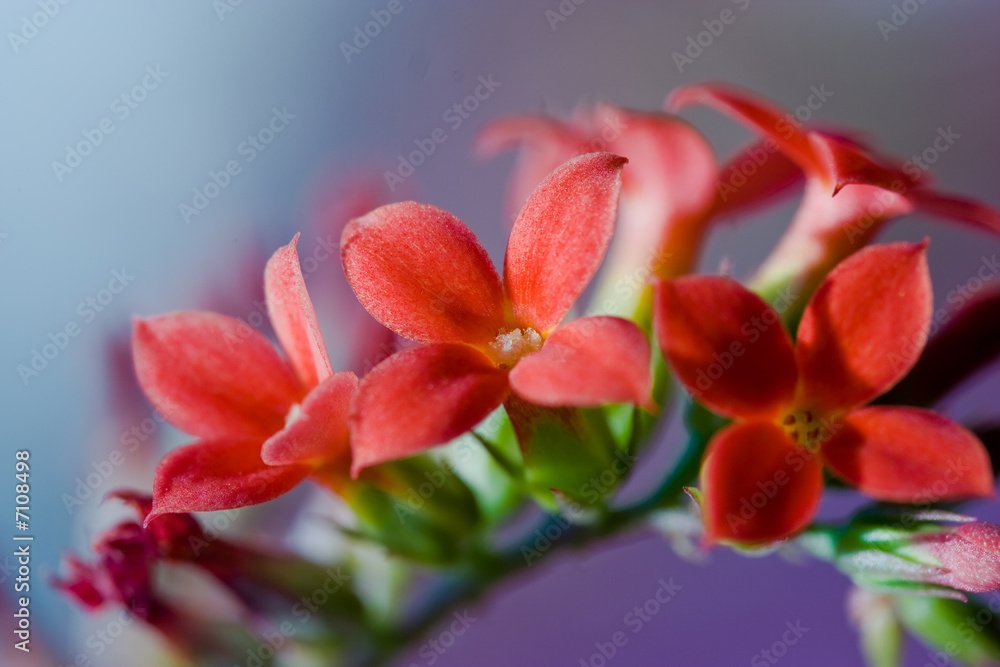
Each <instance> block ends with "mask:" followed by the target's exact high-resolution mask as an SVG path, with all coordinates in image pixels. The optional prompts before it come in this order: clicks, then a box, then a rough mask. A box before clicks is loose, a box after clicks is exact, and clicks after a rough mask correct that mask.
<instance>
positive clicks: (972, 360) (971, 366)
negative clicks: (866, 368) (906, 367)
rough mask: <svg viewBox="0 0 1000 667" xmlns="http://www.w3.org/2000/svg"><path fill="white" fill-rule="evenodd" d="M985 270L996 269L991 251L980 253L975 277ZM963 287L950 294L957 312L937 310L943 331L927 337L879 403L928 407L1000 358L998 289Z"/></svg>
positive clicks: (993, 272)
mask: <svg viewBox="0 0 1000 667" xmlns="http://www.w3.org/2000/svg"><path fill="white" fill-rule="evenodd" d="M983 269H986V270H987V273H986V279H987V280H991V279H992V278H993V277H994V276H996V275H997V274H998V273H1000V264H997V263H996V255H995V254H994V255H993V258H992V259H989V258H987V257H986V256H985V255H984V256H983V259H982V264H980V266H979V269H978V271H976V274H975V275H976V276H978V278H977V279H982V278H983V273H982V271H983ZM970 275H971V274H970ZM970 280H972V279H971V278H970ZM966 286H968V284H967V285H965V286H962V287H960V288H959V290H957V291H956V292H954V293H953V294H950V295H949V297H950V299H951V298H956V297H957V298H956V300H957V301H958V303H957V304H954V305H955V306H956V310H952V311H948V310H943V309H938V310H937V311H935V314H934V322H935V325H941V324H944V327H943V329H941V330H940V331H939V333H937V334H936V335H934V336H932V337H931V339H930V341H929V342H928V343H927V347H926V348H925V349H924V352H923V354H921V355H920V360H919V361H917V363H916V365H915V366H914V367H913V368H912V369H911V370H910V372H909V373H907V375H906V377H904V378H903V379H902V380H900V381H899V384H897V385H896V386H895V387H893V388H892V389H890V390H889V391H888V392H887V393H885V394H883V395H882V396H881V397H880V398H879V401H878V402H879V403H882V404H885V405H915V406H922V407H930V406H932V405H934V404H936V403H937V402H938V401H940V400H941V399H942V398H944V397H945V396H946V395H947V394H948V393H949V392H950V391H951V390H953V389H955V388H956V387H958V386H960V385H961V384H962V383H963V382H965V381H966V380H968V379H969V378H970V377H972V376H973V375H974V374H975V373H977V372H979V371H981V370H983V369H984V368H986V366H987V365H989V364H991V363H992V362H993V361H994V360H995V359H996V358H997V357H1000V292H998V291H997V290H996V289H994V290H992V291H991V292H990V293H985V294H981V295H979V296H973V295H972V293H971V289H970V290H969V291H963V290H964V288H965V287H966ZM967 298H969V299H972V301H966V299H967ZM950 299H949V300H950ZM933 328H934V325H932V329H933Z"/></svg>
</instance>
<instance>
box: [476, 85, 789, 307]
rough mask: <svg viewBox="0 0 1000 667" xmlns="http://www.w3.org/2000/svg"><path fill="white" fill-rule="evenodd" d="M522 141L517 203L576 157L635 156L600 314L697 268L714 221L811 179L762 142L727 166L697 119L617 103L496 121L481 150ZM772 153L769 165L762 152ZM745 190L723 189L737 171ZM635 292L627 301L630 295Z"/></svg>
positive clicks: (514, 192) (512, 192)
mask: <svg viewBox="0 0 1000 667" xmlns="http://www.w3.org/2000/svg"><path fill="white" fill-rule="evenodd" d="M513 146H517V147H520V148H521V152H520V156H519V158H518V162H517V166H516V167H515V170H514V175H513V177H512V178H511V183H510V187H509V194H508V199H509V204H510V208H511V209H512V210H517V207H519V206H520V205H521V204H522V203H523V202H524V201H525V200H526V199H527V197H528V195H529V194H530V193H531V192H532V190H533V189H534V188H535V186H536V185H537V184H538V183H539V182H540V181H541V180H542V178H543V177H544V176H546V175H547V174H548V173H549V172H551V171H552V170H553V169H555V168H556V167H557V166H559V165H560V164H562V163H563V162H565V161H566V160H568V159H570V158H572V157H575V156H577V155H580V154H583V153H588V152H592V151H595V150H608V151H611V152H613V153H617V154H619V155H623V156H625V157H626V158H628V160H629V162H630V166H629V169H628V170H627V171H626V172H625V173H624V174H623V178H622V201H621V210H620V215H619V223H618V224H619V226H618V231H617V234H616V236H617V239H616V240H615V242H614V244H613V245H612V248H611V251H610V256H609V258H608V262H607V266H606V268H605V269H604V273H603V274H602V281H601V283H602V288H603V290H604V292H603V293H601V294H599V295H598V296H597V297H596V299H595V301H594V303H596V308H595V310H596V311H597V312H629V308H628V307H621V308H619V307H618V305H617V303H616V302H620V303H622V304H623V305H624V306H630V305H631V303H632V302H634V301H635V300H637V298H636V297H638V295H639V293H640V292H641V291H642V290H643V289H644V288H645V285H646V279H647V277H648V276H649V275H650V274H653V275H658V276H660V277H662V278H674V277H677V276H679V275H682V274H684V273H688V272H689V271H691V270H692V269H693V268H694V265H695V263H696V262H697V259H698V252H699V251H700V249H701V244H702V242H703V240H704V237H705V235H706V234H707V232H708V231H709V229H710V226H711V225H710V221H711V220H714V219H718V218H721V217H725V216H727V215H730V214H733V213H735V212H737V211H743V210H745V209H746V208H749V207H752V206H755V205H757V204H761V203H763V202H765V201H767V200H769V199H770V198H772V197H773V196H774V195H776V194H779V193H781V192H783V191H784V190H786V189H787V188H788V187H789V186H791V185H793V184H795V183H796V182H798V181H799V180H801V177H802V172H801V171H800V170H799V169H798V168H797V167H796V166H795V165H794V164H793V163H792V162H791V161H789V160H788V159H787V158H785V157H784V156H783V155H782V154H780V153H778V154H773V155H771V154H769V153H768V152H767V151H765V150H764V148H763V147H762V146H761V145H759V144H757V145H754V146H752V147H750V148H748V149H746V150H744V151H740V152H739V153H737V154H736V155H735V156H734V157H733V159H732V160H730V162H729V163H728V164H727V165H726V166H724V167H723V168H721V169H720V167H719V165H718V164H717V162H716V158H715V155H714V153H713V151H712V147H711V146H710V145H709V143H708V141H707V140H706V139H705V138H704V137H703V136H702V135H701V133H700V132H698V130H697V129H695V128H694V127H692V126H691V125H690V124H688V123H687V122H685V121H684V120H682V119H681V118H678V117H676V116H672V115H669V114H665V113H650V112H640V111H634V110H631V109H623V108H620V107H616V106H613V105H610V104H597V105H594V106H593V107H587V108H581V109H579V110H577V112H576V113H575V114H574V115H573V116H572V117H571V118H569V119H567V120H560V119H557V118H550V117H548V116H527V115H518V116H510V117H507V118H502V119H500V120H498V121H495V122H494V123H492V124H490V125H488V126H487V127H486V129H485V130H484V131H483V133H482V134H481V135H480V136H479V138H478V147H479V149H480V150H481V151H482V152H483V153H485V154H487V155H493V154H495V153H497V152H499V151H501V150H504V149H507V148H510V147H513ZM761 155H763V156H765V158H766V161H765V162H763V163H761V158H760V157H759V156H761ZM747 164H750V166H751V167H752V171H749V175H747V174H746V173H742V172H741V175H740V177H741V179H742V180H741V181H740V182H741V187H740V188H739V190H738V191H737V192H735V193H730V192H728V191H723V190H722V189H720V187H719V186H720V179H725V180H727V181H728V180H729V179H730V175H731V174H732V173H734V172H735V171H736V170H739V169H744V170H745V171H746V166H747ZM628 292H631V293H632V298H631V299H629V298H623V293H628Z"/></svg>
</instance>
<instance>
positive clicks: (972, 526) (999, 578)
mask: <svg viewBox="0 0 1000 667" xmlns="http://www.w3.org/2000/svg"><path fill="white" fill-rule="evenodd" d="M924 543H925V545H926V547H925V548H926V549H927V550H928V551H930V552H931V553H932V554H933V555H934V556H935V557H936V558H937V559H938V560H940V561H941V565H942V567H944V568H946V572H944V573H943V574H941V575H940V576H939V577H937V578H936V580H935V583H940V584H944V585H945V586H951V587H952V588H957V589H958V590H961V591H969V592H970V593H989V592H992V591H997V590H1000V526H998V525H996V524H993V523H978V522H977V523H969V524H965V525H963V526H959V528H958V529H957V530H955V532H954V533H945V534H941V533H934V534H931V535H928V536H927V537H926V538H925V542H924Z"/></svg>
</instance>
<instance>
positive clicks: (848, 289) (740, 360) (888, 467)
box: [655, 243, 993, 543]
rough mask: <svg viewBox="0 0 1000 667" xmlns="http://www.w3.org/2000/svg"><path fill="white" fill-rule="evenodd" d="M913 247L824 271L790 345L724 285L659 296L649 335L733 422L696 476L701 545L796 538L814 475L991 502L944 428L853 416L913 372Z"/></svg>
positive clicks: (875, 488)
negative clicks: (700, 503)
mask: <svg viewBox="0 0 1000 667" xmlns="http://www.w3.org/2000/svg"><path fill="white" fill-rule="evenodd" d="M925 246H926V243H924V244H918V245H914V244H909V243H894V244H888V245H881V246H872V247H869V248H865V249H864V250H862V251H860V252H859V253H857V254H855V255H853V256H852V257H850V258H848V259H847V260H845V261H844V262H843V263H841V264H840V265H839V266H837V267H836V268H835V269H834V270H833V271H832V272H831V273H830V275H829V276H828V277H827V278H826V280H825V281H824V282H823V284H822V285H821V286H820V287H819V288H818V289H817V290H816V292H815V294H814V295H813V297H812V299H811V300H810V302H809V304H808V305H807V306H806V309H805V312H804V315H803V318H802V321H801V324H800V326H799V329H798V341H797V344H796V345H795V346H794V347H793V345H792V341H791V339H790V338H789V336H788V334H787V333H786V331H785V329H784V328H783V326H782V325H781V322H780V318H779V315H778V313H776V312H775V311H774V310H773V309H772V308H771V307H770V306H768V305H767V304H766V303H765V302H764V301H763V299H761V298H760V297H759V296H757V295H756V294H753V293H752V292H750V291H748V290H747V289H746V288H744V287H742V286H741V285H740V284H738V283H737V282H735V281H733V280H731V279H729V278H723V277H716V276H688V277H684V278H679V279H677V280H673V281H664V282H661V283H659V284H658V291H657V298H656V303H655V308H656V310H655V315H656V324H657V333H658V337H659V342H660V345H661V347H662V349H663V351H664V354H665V355H666V357H667V358H668V359H669V361H670V363H671V365H672V366H673V368H674V370H675V372H676V374H677V377H678V379H679V380H680V381H681V382H682V383H683V384H684V386H685V387H686V388H687V389H688V390H689V391H690V392H691V393H692V394H693V395H694V396H695V397H696V398H697V399H698V400H699V401H700V402H702V403H703V404H704V405H706V406H708V407H709V408H711V409H712V410H714V411H715V412H718V413H720V414H722V415H725V416H728V417H732V418H734V419H735V420H736V421H735V423H734V424H732V425H730V426H727V427H725V428H723V429H722V430H721V431H719V432H718V433H717V434H716V435H715V436H714V437H713V439H712V441H711V443H710V444H709V448H708V451H707V452H706V457H705V460H704V463H703V465H702V471H701V491H702V493H703V496H704V508H703V509H704V513H703V515H704V520H705V524H706V529H707V534H708V537H709V539H712V540H725V541H733V542H740V543H762V542H769V541H772V540H778V539H781V538H783V537H786V536H788V535H791V534H793V533H795V532H796V531H798V530H800V529H802V528H803V527H804V526H806V525H807V524H808V523H809V521H810V520H811V518H812V517H813V515H814V513H815V511H816V507H817V505H818V503H819V499H820V495H821V493H822V489H823V477H822V470H823V467H824V465H825V466H826V467H827V468H828V469H829V470H830V471H832V472H833V473H834V474H836V475H837V476H839V477H841V478H843V479H844V480H846V481H847V482H849V483H850V484H851V485H853V486H855V487H856V488H858V489H859V490H860V491H862V492H863V493H866V494H868V495H870V496H872V497H874V498H878V499H881V500H888V501H892V502H902V503H913V502H920V501H932V502H933V501H943V500H950V499H956V498H964V497H971V496H988V495H991V494H992V492H993V476H992V474H991V472H990V461H989V457H988V455H987V454H986V451H985V449H984V448H983V445H982V443H980V442H979V441H978V440H977V439H976V438H975V436H974V435H972V434H971V433H969V432H968V431H967V430H966V429H964V428H962V427H961V426H959V425H958V424H956V423H954V422H952V421H951V420H949V419H947V418H945V417H943V416H941V415H939V414H936V413H934V412H930V411H927V410H921V409H916V408H906V407H888V406H878V407H868V408H865V407H862V406H864V405H865V404H866V403H868V402H869V401H871V400H872V399H874V398H875V397H877V396H879V395H880V394H882V393H884V392H885V391H886V390H887V389H889V388H890V387H891V386H892V385H894V384H895V383H896V382H897V381H898V380H899V379H900V378H901V377H903V376H904V375H905V374H906V373H907V371H908V370H909V369H910V368H911V367H912V366H913V364H914V363H915V362H916V360H917V358H918V356H919V354H920V351H921V349H922V348H923V345H924V342H925V341H926V338H927V331H928V328H929V326H930V317H931V308H932V304H931V302H932V292H931V285H930V277H929V275H928V271H927V264H926V258H925Z"/></svg>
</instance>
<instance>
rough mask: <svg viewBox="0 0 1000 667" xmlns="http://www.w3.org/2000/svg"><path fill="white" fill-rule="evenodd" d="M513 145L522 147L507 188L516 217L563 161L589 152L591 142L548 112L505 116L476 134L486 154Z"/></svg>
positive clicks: (483, 152)
mask: <svg viewBox="0 0 1000 667" xmlns="http://www.w3.org/2000/svg"><path fill="white" fill-rule="evenodd" d="M511 148H521V153H520V155H519V156H518V158H517V164H516V165H515V166H514V173H513V175H512V176H511V179H510V184H509V185H508V188H507V210H508V214H509V215H510V217H511V219H513V218H514V216H515V215H516V214H517V212H518V210H520V208H521V206H523V205H524V202H526V201H527V200H528V197H529V196H530V195H531V193H532V192H534V191H535V188H536V187H538V184H539V183H541V182H542V181H543V180H544V179H545V177H546V176H548V175H549V174H551V173H552V172H553V171H554V170H555V169H556V168H557V167H559V165H561V164H563V163H564V162H566V161H567V160H569V159H571V158H573V157H576V156H577V155H580V154H581V153H586V152H588V148H589V142H588V137H586V136H585V135H584V133H583V132H581V131H580V130H578V129H577V128H575V127H573V126H571V125H570V124H568V123H565V122H563V121H560V120H557V119H555V118H549V117H547V116H505V117H503V118H500V119H498V120H495V121H493V122H492V123H489V124H487V125H486V127H485V128H484V129H483V131H482V132H481V133H480V134H479V136H478V137H476V150H477V151H478V152H479V153H480V154H482V155H483V156H485V157H493V156H495V155H497V154H498V153H500V152H502V151H505V150H509V149H511ZM591 150H593V149H591Z"/></svg>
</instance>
